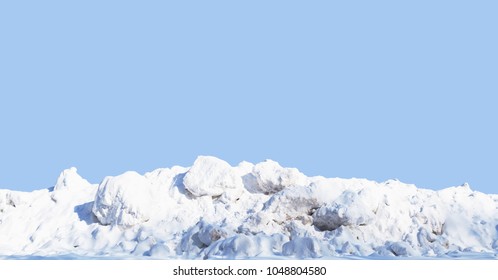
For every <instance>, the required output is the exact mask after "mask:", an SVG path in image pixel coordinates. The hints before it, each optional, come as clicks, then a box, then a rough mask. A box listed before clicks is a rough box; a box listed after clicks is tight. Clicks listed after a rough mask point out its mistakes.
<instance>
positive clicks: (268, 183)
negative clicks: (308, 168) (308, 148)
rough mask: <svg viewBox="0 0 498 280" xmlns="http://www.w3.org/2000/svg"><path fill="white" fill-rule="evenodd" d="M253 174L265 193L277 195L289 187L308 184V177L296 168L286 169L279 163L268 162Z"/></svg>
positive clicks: (256, 168) (260, 164)
mask: <svg viewBox="0 0 498 280" xmlns="http://www.w3.org/2000/svg"><path fill="white" fill-rule="evenodd" d="M253 174H254V176H255V177H256V180H257V182H258V187H259V190H260V191H261V192H263V193H268V194H272V193H276V192H279V191H281V190H283V189H284V188H287V187H294V186H303V185H306V184H307V177H306V176H305V175H304V174H303V173H301V172H299V170H297V169H296V168H284V167H282V166H280V165H279V164H278V163H277V162H275V161H272V160H266V161H264V162H261V163H258V164H256V165H255V166H254V168H253Z"/></svg>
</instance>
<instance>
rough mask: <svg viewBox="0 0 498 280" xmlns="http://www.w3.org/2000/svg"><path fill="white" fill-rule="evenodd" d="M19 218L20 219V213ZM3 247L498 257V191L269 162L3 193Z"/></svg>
mask: <svg viewBox="0 0 498 280" xmlns="http://www.w3.org/2000/svg"><path fill="white" fill-rule="evenodd" d="M19 221H22V223H21V222H19ZM0 236H2V241H1V242H0V256H7V257H8V256H19V255H24V256H26V255H28V256H38V257H40V256H41V257H43V256H52V257H53V256H67V255H71V256H79V257H82V258H93V257H110V258H130V257H131V258H156V259H157V258H159V259H169V258H194V259H211V258H216V259H219V258H230V259H237V258H337V257H355V258H358V257H361V258H379V257H380V258H396V257H440V258H453V257H465V256H476V255H478V256H480V257H481V258H498V195H491V194H483V193H480V192H476V191H473V190H472V189H471V188H470V186H468V185H466V184H465V185H462V186H459V187H451V188H447V189H443V190H441V191H433V190H426V189H419V188H417V187H415V186H413V185H408V184H404V183H402V182H399V181H396V180H389V181H386V182H381V183H379V182H374V181H369V180H365V179H340V178H324V177H320V176H318V177H307V176H305V175H304V174H302V173H301V172H299V171H298V170H297V169H295V168H285V167H282V166H280V165H279V164H278V163H277V162H274V161H271V160H266V161H264V162H261V163H257V164H252V163H248V162H242V163H240V164H239V165H237V166H230V164H228V163H227V162H225V161H223V160H221V159H218V158H215V157H211V156H200V157H198V158H197V159H196V160H195V162H194V163H193V165H192V166H191V167H187V168H186V167H179V166H175V167H172V168H161V169H157V170H154V171H151V172H149V173H146V174H144V175H141V174H138V173H136V172H125V173H123V174H121V175H118V176H114V177H106V178H105V179H104V180H103V181H102V182H101V183H100V184H90V183H89V182H88V181H86V180H85V179H83V178H82V177H81V176H80V175H79V174H78V173H77V170H76V168H70V169H67V170H65V171H63V172H62V173H61V175H60V176H59V178H58V179H57V181H56V184H55V186H54V188H53V189H46V190H39V191H34V192H30V193H24V192H16V191H10V190H0Z"/></svg>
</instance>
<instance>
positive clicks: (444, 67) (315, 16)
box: [0, 0, 498, 193]
mask: <svg viewBox="0 0 498 280" xmlns="http://www.w3.org/2000/svg"><path fill="white" fill-rule="evenodd" d="M497 8H498V2H496V1H145V2H144V1H50V0H48V1H2V2H1V3H0V124H1V130H2V133H1V134H0V188H9V189H16V190H33V189H40V188H46V187H50V186H52V185H53V184H54V183H55V180H56V178H57V176H58V174H59V172H60V171H62V170H63V169H65V168H68V167H71V166H76V167H77V168H78V170H79V173H80V174H81V175H82V176H83V177H85V178H87V179H88V180H89V181H91V182H93V183H98V182H100V180H101V179H102V178H103V177H104V176H106V175H117V174H120V173H122V172H124V171H127V170H137V171H139V172H146V171H150V170H153V169H155V168H159V167H170V166H172V165H176V164H178V165H183V166H190V165H191V164H192V162H193V161H194V160H195V158H196V156H197V155H214V156H217V157H220V158H222V159H224V160H226V161H228V162H229V163H231V164H232V165H235V164H237V163H238V162H240V161H242V160H247V161H251V162H259V161H262V160H264V159H267V158H271V159H273V160H276V161H278V162H280V163H281V164H282V165H283V166H291V167H297V168H299V169H300V170H301V171H303V172H304V173H305V174H307V175H324V176H327V177H346V178H350V177H360V178H368V179H372V180H377V181H384V180H387V179H390V178H398V179H399V180H401V181H404V182H407V183H414V184H416V185H417V186H420V187H425V188H434V189H441V188H444V187H448V186H454V185H460V184H462V183H464V182H469V183H470V184H471V186H472V188H473V189H476V190H480V191H483V192H487V193H498V191H497V183H496V181H497V180H496V179H495V177H496V176H497V175H496V168H497V157H498V148H497V143H498V139H497V138H498V137H497V132H496V120H497V119H498V110H497V109H496V106H497V104H498V103H497V100H496V94H497V93H498V79H497V77H498V54H497V53H498V52H497V50H498V41H497V39H496V27H497V26H498V17H496V11H497Z"/></svg>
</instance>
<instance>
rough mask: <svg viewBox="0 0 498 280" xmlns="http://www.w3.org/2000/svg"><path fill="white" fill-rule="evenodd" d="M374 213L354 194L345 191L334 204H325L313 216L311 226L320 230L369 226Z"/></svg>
mask: <svg viewBox="0 0 498 280" xmlns="http://www.w3.org/2000/svg"><path fill="white" fill-rule="evenodd" d="M374 218H375V213H374V212H373V211H372V210H371V209H370V207H368V205H367V204H366V203H365V202H364V201H362V199H361V198H360V197H359V195H358V194H357V193H356V192H352V191H345V192H344V193H343V194H342V195H341V196H340V197H339V198H338V200H337V201H336V202H333V203H329V204H326V205H324V206H322V207H320V208H318V209H317V210H316V212H315V213H314V214H313V224H314V225H315V226H316V227H317V228H318V229H320V230H334V229H337V228H338V227H340V226H350V225H355V226H358V225H360V226H362V225H366V224H369V223H370V222H371V221H372V220H373V219H374Z"/></svg>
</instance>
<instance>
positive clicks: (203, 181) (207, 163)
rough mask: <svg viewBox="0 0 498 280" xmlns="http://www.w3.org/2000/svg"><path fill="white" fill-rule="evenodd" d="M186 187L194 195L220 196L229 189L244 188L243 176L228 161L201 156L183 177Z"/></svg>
mask: <svg viewBox="0 0 498 280" xmlns="http://www.w3.org/2000/svg"><path fill="white" fill-rule="evenodd" d="M183 184H184V186H185V189H186V190H187V191H189V192H190V193H191V194H192V195H193V196H195V197H200V196H220V195H222V194H223V193H224V192H225V191H226V190H227V189H242V188H244V184H243V182H242V178H241V177H240V176H239V175H238V174H237V172H236V171H235V169H234V168H233V167H231V166H230V165H229V164H228V163H227V162H225V161H223V160H221V159H218V158H215V157H211V156H199V157H198V158H197V159H196V160H195V162H194V165H193V166H192V167H191V168H190V169H189V171H188V172H187V174H185V177H184V178H183Z"/></svg>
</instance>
